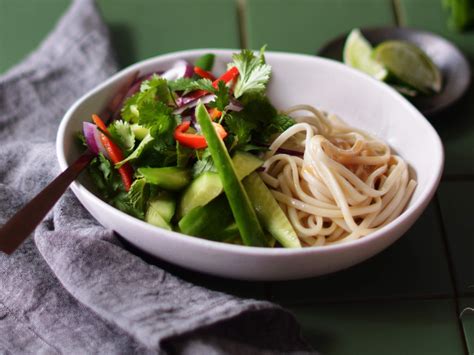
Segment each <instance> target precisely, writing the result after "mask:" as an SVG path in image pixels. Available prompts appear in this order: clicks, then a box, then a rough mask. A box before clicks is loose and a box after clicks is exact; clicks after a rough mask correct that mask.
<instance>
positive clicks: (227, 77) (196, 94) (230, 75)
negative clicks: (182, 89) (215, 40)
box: [187, 67, 239, 100]
mask: <svg viewBox="0 0 474 355" xmlns="http://www.w3.org/2000/svg"><path fill="white" fill-rule="evenodd" d="M237 75H239V70H238V69H237V67H232V68H230V69H229V70H227V71H226V72H225V73H224V74H222V75H221V76H220V77H219V78H217V79H216V80H214V81H213V82H212V86H214V87H215V88H217V86H218V85H219V81H223V82H224V83H226V84H227V83H228V82H229V81H231V80H233V79H235V78H236V77H237ZM206 94H207V91H206V90H196V91H193V92H192V93H190V94H188V95H187V97H189V98H193V99H195V100H197V99H199V98H200V97H202V96H204V95H206Z"/></svg>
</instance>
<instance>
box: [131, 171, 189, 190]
mask: <svg viewBox="0 0 474 355" xmlns="http://www.w3.org/2000/svg"><path fill="white" fill-rule="evenodd" d="M138 175H139V176H143V177H144V178H145V181H146V182H147V183H149V184H153V185H157V186H159V187H161V188H163V189H165V190H181V189H183V188H185V187H186V186H187V185H189V183H190V182H191V171H190V170H189V169H185V168H178V167H176V166H171V167H165V168H138Z"/></svg>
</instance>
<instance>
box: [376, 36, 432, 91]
mask: <svg viewBox="0 0 474 355" xmlns="http://www.w3.org/2000/svg"><path fill="white" fill-rule="evenodd" d="M373 57H374V59H375V60H376V61H378V62H379V63H380V64H382V65H383V66H385V68H387V69H388V71H389V72H390V73H391V74H393V75H394V76H395V77H397V79H399V80H400V81H402V82H404V83H406V84H408V85H410V86H411V87H413V88H414V89H416V90H419V91H421V92H423V93H425V94H429V93H431V92H440V91H441V73H440V71H439V69H438V68H437V67H436V65H435V64H434V63H433V62H432V60H431V59H430V58H429V57H428V56H427V55H426V53H425V52H423V51H422V50H421V49H420V48H418V47H417V46H415V45H413V44H411V43H408V42H404V41H386V42H383V43H381V44H380V45H378V46H377V47H376V48H375V50H374V53H373Z"/></svg>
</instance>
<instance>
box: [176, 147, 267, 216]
mask: <svg viewBox="0 0 474 355" xmlns="http://www.w3.org/2000/svg"><path fill="white" fill-rule="evenodd" d="M232 163H233V164H234V167H235V172H236V173H237V178H238V179H239V180H242V179H243V178H244V177H246V176H247V175H249V174H250V173H252V172H253V171H255V170H257V169H258V168H259V167H261V166H262V164H263V161H262V160H261V159H259V158H257V157H256V156H255V155H253V154H250V153H247V152H241V151H237V152H236V153H235V154H234V156H233V157H232ZM222 191H223V188H222V183H221V179H220V178H219V175H218V174H217V173H214V172H205V173H203V174H201V175H199V176H198V177H197V178H196V179H194V180H193V181H192V182H191V184H190V185H189V186H188V187H187V188H186V190H184V193H183V195H182V197H181V201H180V203H179V207H178V211H177V216H178V218H181V217H183V216H184V215H186V214H187V213H188V212H189V211H191V210H192V209H193V208H195V207H197V206H204V205H205V204H207V203H209V202H210V201H212V200H213V199H215V198H216V197H217V196H219V195H220V194H221V193H222Z"/></svg>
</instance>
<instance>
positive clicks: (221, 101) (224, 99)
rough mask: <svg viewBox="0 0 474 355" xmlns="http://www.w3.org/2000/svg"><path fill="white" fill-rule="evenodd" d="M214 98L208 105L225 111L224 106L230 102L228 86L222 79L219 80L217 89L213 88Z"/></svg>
mask: <svg viewBox="0 0 474 355" xmlns="http://www.w3.org/2000/svg"><path fill="white" fill-rule="evenodd" d="M214 94H215V95H216V98H215V99H214V101H212V102H210V103H209V104H208V106H209V107H214V108H216V109H218V110H219V111H225V108H226V107H227V105H228V104H229V102H230V94H229V88H228V87H227V86H226V84H225V83H224V82H223V81H219V84H218V86H217V89H214Z"/></svg>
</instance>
